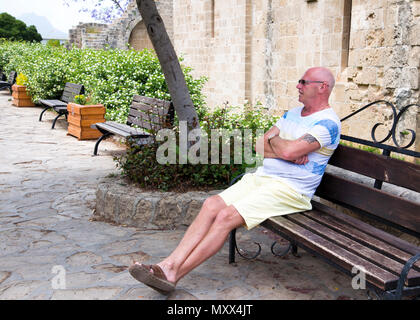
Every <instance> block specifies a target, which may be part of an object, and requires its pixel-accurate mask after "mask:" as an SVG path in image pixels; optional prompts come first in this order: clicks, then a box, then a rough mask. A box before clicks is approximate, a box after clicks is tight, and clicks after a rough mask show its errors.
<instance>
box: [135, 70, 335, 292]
mask: <svg viewBox="0 0 420 320" xmlns="http://www.w3.org/2000/svg"><path fill="white" fill-rule="evenodd" d="M334 83H335V81H334V76H333V75H332V73H331V72H330V71H329V70H328V69H326V68H323V67H315V68H310V69H308V70H307V71H306V72H305V73H304V75H303V76H302V78H301V79H300V80H299V81H298V85H297V86H296V88H297V89H298V92H299V101H300V102H301V103H302V104H303V106H301V107H297V108H294V109H291V110H289V111H288V112H286V113H285V114H284V115H283V117H282V118H281V119H280V120H279V121H278V122H277V123H276V124H275V125H274V126H273V127H272V128H271V129H269V130H268V131H267V132H266V133H265V134H264V136H263V137H261V138H260V139H259V140H258V141H257V144H256V151H257V152H258V153H260V154H262V155H263V156H264V161H263V165H262V166H261V167H259V168H258V169H257V171H256V172H255V173H248V174H246V175H244V176H243V178H242V179H241V180H240V181H239V182H237V183H236V184H234V185H233V186H231V187H230V188H228V189H226V190H224V191H223V192H221V193H220V194H218V195H214V196H211V197H209V198H208V199H206V200H205V202H204V204H203V206H202V208H201V211H200V212H199V214H198V215H197V217H196V218H195V220H194V221H193V223H192V224H191V225H190V227H189V228H188V230H187V231H186V233H185V235H184V237H183V239H182V240H181V242H180V243H179V245H178V246H177V248H176V249H175V250H174V251H173V252H172V253H171V254H170V255H169V256H168V257H167V258H166V259H164V260H162V261H161V262H159V263H157V264H155V265H144V264H141V263H138V262H136V263H134V264H133V265H132V266H130V268H129V272H130V274H131V275H132V276H133V277H134V278H135V279H137V280H138V281H140V282H142V283H144V284H146V285H148V286H149V287H151V288H153V289H155V290H157V291H159V292H161V293H163V294H168V293H170V292H171V291H173V290H174V289H175V286H176V283H177V282H178V281H179V280H180V279H181V278H182V277H184V276H185V275H186V274H187V273H189V272H190V271H191V270H193V269H194V268H196V267H197V266H198V265H200V264H201V263H203V262H204V261H205V260H207V259H208V258H210V257H211V256H213V255H214V254H215V253H216V252H218V251H219V250H220V249H221V248H222V246H223V244H224V242H225V241H226V239H227V237H228V235H229V233H230V231H232V230H233V229H235V228H237V227H240V226H244V227H245V228H247V229H248V230H249V229H252V228H254V227H255V226H257V225H259V224H260V223H261V222H263V221H264V220H265V219H267V218H270V217H273V216H279V215H285V214H290V213H295V212H300V211H305V210H310V209H311V208H312V207H311V203H310V201H311V198H312V196H313V194H314V193H315V189H316V188H317V187H318V185H319V183H320V182H321V178H322V175H323V173H324V170H325V167H326V166H327V162H328V160H329V158H330V157H331V155H332V153H333V152H334V150H335V149H336V148H337V145H338V141H339V138H340V131H341V126H340V120H339V118H338V117H337V115H336V114H335V112H334V110H333V109H332V108H331V107H330V105H329V102H328V99H329V96H330V94H331V91H332V89H333V87H334Z"/></svg>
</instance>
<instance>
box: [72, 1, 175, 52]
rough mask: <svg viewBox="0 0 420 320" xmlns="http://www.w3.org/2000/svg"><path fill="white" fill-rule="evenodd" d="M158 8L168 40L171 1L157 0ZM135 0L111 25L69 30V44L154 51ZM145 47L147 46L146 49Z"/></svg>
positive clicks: (170, 28)
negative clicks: (151, 49)
mask: <svg viewBox="0 0 420 320" xmlns="http://www.w3.org/2000/svg"><path fill="white" fill-rule="evenodd" d="M156 6H157V8H158V10H159V13H160V15H161V17H162V19H163V21H164V23H165V27H166V30H167V32H168V34H169V37H170V38H171V39H172V38H173V17H172V11H173V6H172V0H158V1H156ZM142 26H144V22H143V20H142V17H141V15H140V13H139V11H138V9H137V4H136V1H134V0H133V1H132V2H130V3H129V5H128V7H127V9H126V11H125V12H124V14H123V15H122V16H121V17H120V18H118V19H116V20H114V21H113V22H112V23H111V24H98V23H81V24H79V25H78V26H77V27H76V28H74V29H71V30H70V31H69V34H70V39H69V44H70V45H72V44H74V45H76V46H77V47H79V48H93V49H104V48H105V47H107V46H109V47H110V48H120V49H127V48H128V45H127V44H130V45H131V46H132V47H135V49H136V50H141V49H144V48H146V47H147V48H152V45H151V42H150V40H149V39H148V35H147V31H146V28H145V27H143V29H142ZM143 46H144V47H143Z"/></svg>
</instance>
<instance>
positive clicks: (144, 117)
mask: <svg viewBox="0 0 420 320" xmlns="http://www.w3.org/2000/svg"><path fill="white" fill-rule="evenodd" d="M129 117H130V119H133V120H134V119H137V120H141V121H146V122H151V123H153V124H154V125H157V126H158V127H162V125H161V124H162V123H164V122H165V120H166V117H165V115H163V116H160V115H156V114H153V113H150V114H149V113H147V112H142V111H134V110H130V114H129Z"/></svg>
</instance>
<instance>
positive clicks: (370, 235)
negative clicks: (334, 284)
mask: <svg viewBox="0 0 420 320" xmlns="http://www.w3.org/2000/svg"><path fill="white" fill-rule="evenodd" d="M344 137H346V136H344ZM341 138H342V139H343V136H342V137H341ZM347 138H352V137H347ZM349 140H352V141H358V142H359V143H362V142H363V141H365V142H366V140H361V139H349ZM369 145H370V146H372V145H375V146H376V147H379V148H383V150H384V153H385V154H388V155H384V154H375V153H371V152H367V151H363V150H360V149H355V148H350V147H347V146H343V145H339V147H338V148H337V150H336V151H335V153H334V154H333V156H332V157H331V159H330V162H329V165H328V168H327V171H326V172H325V174H324V177H323V179H322V182H321V184H320V186H319V187H318V188H317V190H316V193H315V195H316V197H314V199H313V201H312V206H313V208H312V210H310V211H306V212H302V213H295V214H289V215H285V216H277V217H273V218H270V219H267V220H266V221H264V222H263V223H262V224H261V226H262V227H264V228H267V229H269V230H271V231H272V232H274V233H276V234H278V235H280V236H281V237H283V238H284V239H286V240H288V241H289V242H290V245H289V246H288V247H287V249H286V250H284V252H283V253H281V254H275V255H279V256H282V255H284V254H286V253H288V252H289V251H290V249H292V252H293V254H297V248H298V247H300V248H303V249H305V250H306V251H308V252H310V253H313V254H315V255H317V256H319V257H321V258H322V259H323V260H325V261H326V262H327V263H329V264H331V265H333V266H335V267H337V268H338V269H339V270H341V271H343V272H345V273H346V274H348V275H350V276H353V277H354V276H355V275H356V273H355V270H359V271H360V270H363V272H364V274H365V279H366V287H367V289H368V291H367V292H368V296H369V297H370V298H372V296H373V295H374V296H375V298H379V299H401V297H402V296H404V295H406V296H413V295H418V294H419V293H420V261H418V260H420V247H419V246H416V245H414V244H412V243H411V242H408V241H405V240H402V239H401V238H399V237H396V236H395V235H393V234H391V233H390V232H386V231H384V229H386V228H381V227H380V225H378V224H377V223H378V222H379V223H380V224H381V225H382V224H384V225H386V226H387V228H389V226H390V227H391V228H394V229H396V230H400V231H403V232H405V233H407V234H409V235H411V236H414V237H415V238H416V239H419V241H420V165H417V164H414V163H410V162H405V161H402V160H397V159H394V158H391V157H389V150H392V151H394V152H399V151H401V148H396V147H390V146H387V145H384V144H381V143H375V144H373V143H371V142H369ZM387 150H388V151H387ZM408 151H409V150H407V152H408ZM409 154H411V155H414V156H415V157H417V159H419V158H420V157H419V156H420V153H418V152H412V151H410V152H409ZM355 173H357V174H359V175H363V176H365V177H363V176H358V175H355ZM366 177H369V178H366ZM370 178H373V179H370ZM382 182H386V183H387V184H386V189H387V190H386V191H384V190H381V188H382ZM366 183H370V185H368V184H366ZM396 186H399V187H402V188H403V189H400V190H403V194H407V193H408V194H411V196H412V198H411V200H410V199H407V198H406V197H401V196H397V195H395V194H393V193H394V192H390V189H392V190H395V189H398V188H399V187H396ZM414 199H416V201H415V200H414ZM337 207H338V208H337ZM343 208H345V209H343ZM346 210H351V211H352V212H353V213H355V214H348V211H346ZM345 212H347V213H345ZM355 216H357V218H355ZM366 219H370V220H372V221H376V222H374V223H367V222H366ZM362 220H363V221H362ZM387 230H389V229H387ZM235 233H236V230H233V231H232V232H231V234H230V240H229V242H230V244H229V262H230V263H232V262H234V261H235V250H236V251H237V252H238V253H239V254H240V255H241V256H243V257H245V258H246V255H243V254H242V253H241V251H239V250H238V247H237V244H236V239H235ZM275 245H276V242H275V243H273V246H272V252H273V253H275V250H274V248H275ZM260 251H261V247H259V250H258V252H257V254H256V255H254V257H252V258H255V257H256V256H257V255H258V254H259V252H260ZM242 252H243V251H242ZM354 268H357V269H354Z"/></svg>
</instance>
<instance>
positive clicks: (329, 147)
mask: <svg viewBox="0 0 420 320" xmlns="http://www.w3.org/2000/svg"><path fill="white" fill-rule="evenodd" d="M302 109H303V107H298V108H294V109H292V110H289V111H288V112H286V113H285V114H284V115H283V117H282V118H281V119H280V120H279V121H278V122H277V123H276V124H275V125H276V126H277V127H278V128H279V129H280V134H279V136H280V138H282V139H287V140H295V139H298V138H300V137H302V136H303V135H305V134H307V133H308V134H310V135H312V136H313V137H314V138H315V139H317V140H318V142H319V144H320V145H321V149H319V150H317V151H315V152H312V153H310V154H309V155H308V160H309V161H308V163H307V164H305V165H298V164H294V163H293V162H290V161H286V160H282V159H273V158H267V159H264V162H263V165H262V166H261V167H259V168H258V170H257V172H256V174H257V175H262V176H271V177H275V178H280V179H282V180H283V181H284V182H285V183H287V184H288V185H289V186H290V187H292V188H293V189H294V190H296V191H298V192H299V193H301V194H303V195H305V196H308V197H310V198H312V196H313V194H314V193H315V189H316V188H317V187H318V185H319V184H320V182H321V178H322V175H323V174H324V171H325V168H326V166H327V163H328V160H329V159H330V157H331V155H332V154H333V152H334V150H335V149H336V148H337V146H338V142H339V140H340V132H341V124H340V119H339V118H338V116H337V115H336V113H335V112H334V110H333V109H332V108H328V109H324V110H321V111H318V112H315V113H313V114H311V115H309V116H305V117H302V116H301V112H302Z"/></svg>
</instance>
